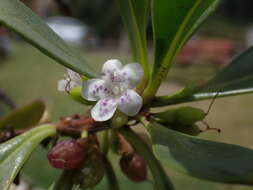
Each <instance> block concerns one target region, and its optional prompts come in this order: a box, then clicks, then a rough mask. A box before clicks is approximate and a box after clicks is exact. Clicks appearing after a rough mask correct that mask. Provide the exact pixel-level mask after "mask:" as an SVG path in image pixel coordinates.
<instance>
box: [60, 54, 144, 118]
mask: <svg viewBox="0 0 253 190" xmlns="http://www.w3.org/2000/svg"><path fill="white" fill-rule="evenodd" d="M142 76H143V70H142V68H141V66H140V65H139V64H137V63H131V64H127V65H122V63H121V62H120V61H119V60H116V59H111V60H108V61H107V62H105V63H104V65H103V68H102V76H101V78H99V79H90V80H86V81H83V82H82V96H83V98H85V99H87V100H89V101H97V103H96V105H95V106H94V107H93V108H92V110H91V116H92V117H93V119H94V120H96V121H106V120H109V119H110V118H111V117H112V116H113V115H114V113H115V111H116V110H117V108H118V109H119V110H120V111H121V112H123V113H125V114H126V115H128V116H134V115H136V114H137V113H138V112H139V111H140V109H141V107H142V97H141V96H140V95H139V94H138V93H137V92H135V90H134V88H135V87H136V85H137V84H138V83H139V82H140V81H141V79H142ZM79 85H81V78H80V76H79V75H78V74H77V73H75V72H73V71H70V70H68V76H67V77H66V79H65V80H61V81H59V83H58V90H61V91H63V90H70V89H71V88H73V87H76V86H79Z"/></svg>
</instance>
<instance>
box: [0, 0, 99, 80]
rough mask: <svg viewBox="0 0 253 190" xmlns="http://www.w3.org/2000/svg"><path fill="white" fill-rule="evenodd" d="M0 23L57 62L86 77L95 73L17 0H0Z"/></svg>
mask: <svg viewBox="0 0 253 190" xmlns="http://www.w3.org/2000/svg"><path fill="white" fill-rule="evenodd" d="M0 23H2V24H4V25H5V26H6V27H8V28H9V29H11V30H13V31H14V32H16V33H18V34H19V35H21V36H22V37H23V38H24V39H25V40H26V41H28V42H29V43H31V44H32V45H33V46H35V47H36V48H38V49H39V50H40V51H42V52H43V53H45V54H46V55H48V56H49V57H51V58H52V59H54V60H56V61H57V62H58V63H60V64H62V65H64V66H66V67H68V68H70V69H72V70H74V71H76V72H78V73H80V74H83V75H85V76H87V77H94V76H96V73H95V72H94V71H93V69H91V68H90V66H89V65H88V64H87V62H86V61H85V60H83V58H82V57H81V56H80V55H79V54H77V53H76V52H75V50H73V49H72V48H70V47H69V46H68V45H67V44H66V43H65V42H64V41H63V40H62V39H61V38H60V37H59V36H58V35H56V34H55V33H54V32H53V31H52V30H51V29H50V28H49V27H48V26H47V25H46V24H45V23H44V21H43V20H42V19H40V18H39V17H38V16H36V15H35V14H34V13H33V12H32V11H31V10H30V9H29V8H27V7H26V6H25V5H24V4H23V3H21V2H20V1H19V0H1V2H0Z"/></svg>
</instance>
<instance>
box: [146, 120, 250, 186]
mask: <svg viewBox="0 0 253 190" xmlns="http://www.w3.org/2000/svg"><path fill="white" fill-rule="evenodd" d="M147 128H148V130H149V132H150V134H151V137H152V140H153V143H154V145H153V149H154V151H155V154H156V156H157V158H158V159H159V160H160V161H161V162H162V163H164V164H165V165H166V166H167V167H169V168H172V169H175V170H176V171H178V172H182V173H184V174H188V175H191V176H194V177H197V178H202V179H207V180H211V181H216V182H224V183H232V184H248V185H252V184H253V166H252V161H253V150H250V149H248V148H244V147H241V146H238V145H232V144H225V143H219V142H213V141H208V140H204V139H201V138H197V137H193V136H188V135H185V134H182V133H179V132H176V131H173V130H171V129H168V128H166V127H164V126H161V125H159V124H156V123H150V124H149V125H148V127H147Z"/></svg>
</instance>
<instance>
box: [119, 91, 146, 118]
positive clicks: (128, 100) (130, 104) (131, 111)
mask: <svg viewBox="0 0 253 190" xmlns="http://www.w3.org/2000/svg"><path fill="white" fill-rule="evenodd" d="M118 101H119V109H120V110H121V111H122V112H123V113H125V114H126V115H129V116H134V115H136V114H137V113H138V112H139V111H140V109H141V107H142V97H141V96H140V95H139V94H138V93H137V92H135V91H134V90H127V91H126V92H125V93H124V94H123V96H121V97H120V98H119V100H118Z"/></svg>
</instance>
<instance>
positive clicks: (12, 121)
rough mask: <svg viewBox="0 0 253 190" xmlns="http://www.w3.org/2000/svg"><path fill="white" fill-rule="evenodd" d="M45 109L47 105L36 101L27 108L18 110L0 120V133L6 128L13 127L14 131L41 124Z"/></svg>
mask: <svg viewBox="0 0 253 190" xmlns="http://www.w3.org/2000/svg"><path fill="white" fill-rule="evenodd" d="M45 109H46V107H45V104H44V102H43V101H41V100H37V101H34V102H32V103H30V104H28V105H26V106H23V107H21V108H18V109H16V110H14V111H13V112H11V113H9V114H8V115H6V116H5V117H4V118H1V119H0V131H1V130H3V129H4V128H5V127H12V128H13V129H24V128H29V127H33V126H35V125H36V124H38V123H39V121H40V120H41V118H42V116H43V114H44V112H45Z"/></svg>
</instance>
